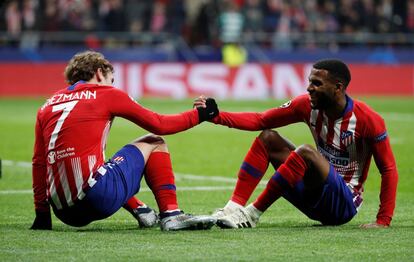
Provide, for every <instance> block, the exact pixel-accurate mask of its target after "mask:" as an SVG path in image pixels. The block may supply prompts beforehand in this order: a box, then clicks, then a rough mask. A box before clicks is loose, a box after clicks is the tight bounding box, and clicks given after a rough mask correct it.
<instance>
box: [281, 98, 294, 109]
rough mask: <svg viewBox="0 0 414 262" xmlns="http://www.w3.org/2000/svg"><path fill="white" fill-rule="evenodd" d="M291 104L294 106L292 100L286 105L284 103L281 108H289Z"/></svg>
mask: <svg viewBox="0 0 414 262" xmlns="http://www.w3.org/2000/svg"><path fill="white" fill-rule="evenodd" d="M290 104H292V100H289V101H287V102H286V103H284V104H283V105H281V106H279V108H286V107H289V106H290Z"/></svg>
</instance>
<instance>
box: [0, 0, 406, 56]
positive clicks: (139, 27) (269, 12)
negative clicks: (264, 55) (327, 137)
mask: <svg viewBox="0 0 414 262" xmlns="http://www.w3.org/2000/svg"><path fill="white" fill-rule="evenodd" d="M0 32H2V34H1V35H0V36H1V38H0V46H1V45H3V46H4V45H16V44H18V45H20V46H21V45H22V43H21V41H27V42H28V44H27V46H28V47H30V46H31V45H33V46H35V47H36V46H38V45H39V42H41V41H47V40H45V39H46V38H42V36H41V35H40V36H39V34H41V33H59V32H67V33H68V34H67V35H69V36H70V37H72V38H76V39H77V38H78V37H85V35H86V37H85V38H82V39H84V40H85V43H86V44H87V45H88V46H90V47H101V46H103V47H111V46H114V47H118V46H119V45H125V44H126V45H131V42H126V43H125V42H122V43H120V42H119V41H118V42H117V39H118V40H119V39H121V37H117V36H115V37H112V38H111V32H112V33H122V32H123V35H133V36H134V35H135V36H139V35H148V36H149V38H150V39H152V37H153V36H156V35H161V34H165V35H167V36H168V38H167V39H177V38H178V39H182V40H183V41H184V42H185V43H186V44H187V45H188V46H190V47H195V46H213V47H220V46H221V45H222V44H224V43H235V44H240V43H241V44H244V45H248V44H256V45H260V46H263V47H269V48H275V49H281V50H291V49H293V48H295V47H297V46H298V45H300V43H304V42H305V43H306V45H307V47H308V48H312V45H315V43H316V44H317V43H318V42H322V43H323V44H325V45H328V46H329V48H339V47H340V46H342V45H343V46H346V45H353V44H355V43H356V42H357V41H356V40H355V39H356V38H358V37H360V38H364V35H373V36H376V35H380V36H381V35H382V38H381V39H384V37H386V36H387V35H389V34H392V38H393V39H394V40H395V38H396V37H397V38H400V39H399V40H398V41H397V43H399V44H407V45H409V46H411V45H412V44H413V43H411V42H409V41H408V40H406V41H407V42H405V40H404V37H407V35H410V33H414V0H394V1H393V0H330V1H329V0H82V1H80V0H8V1H2V3H1V4H0ZM97 32H106V34H104V36H101V35H97V34H96V33H97ZM108 32H109V33H108ZM69 33H71V34H69ZM74 33H75V34H74ZM76 33H81V34H76ZM329 35H332V36H333V37H332V38H329V37H328V36H329ZM349 36H351V37H350V38H349ZM347 37H348V38H347ZM298 38H299V39H298ZM304 38H306V39H307V41H303V39H304ZM322 38H323V39H322ZM325 38H329V40H327V39H325ZM381 39H380V40H378V39H377V38H375V37H371V38H368V40H366V41H368V42H369V41H373V43H374V44H379V43H381V42H383V41H382V40H381ZM407 39H408V38H407ZM394 40H393V41H394ZM148 42H149V43H151V41H148ZM134 44H138V45H139V44H145V41H135V42H134ZM23 46H24V45H23Z"/></svg>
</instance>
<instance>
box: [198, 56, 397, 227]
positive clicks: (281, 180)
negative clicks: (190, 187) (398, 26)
mask: <svg viewBox="0 0 414 262" xmlns="http://www.w3.org/2000/svg"><path fill="white" fill-rule="evenodd" d="M350 81H351V74H350V71H349V69H348V66H347V65H346V64H345V63H343V62H342V61H339V60H322V61H319V62H316V63H315V64H314V65H313V68H312V70H311V72H310V75H309V85H308V87H307V91H308V94H305V95H301V96H298V97H296V98H294V99H293V100H291V101H289V102H287V103H285V104H283V105H282V106H280V107H278V108H272V109H269V110H267V111H265V112H262V113H243V112H239V113H230V112H223V111H222V112H220V114H219V116H217V117H216V118H215V119H213V122H214V123H216V124H220V125H225V126H228V127H231V128H237V129H241V130H251V131H255V130H263V131H262V132H261V133H260V135H259V136H258V137H257V138H256V139H255V141H254V142H253V144H252V146H251V148H250V150H249V151H248V153H247V155H246V157H245V159H244V162H243V163H242V165H241V168H240V170H239V173H238V180H237V184H236V187H235V189H234V192H233V194H232V196H231V199H230V200H229V202H228V203H227V204H226V206H225V207H224V208H222V209H219V210H217V211H216V212H215V213H214V214H213V215H214V216H215V217H217V219H218V221H217V224H218V225H219V226H220V227H223V228H241V227H254V226H256V223H257V222H258V220H259V217H260V215H261V214H262V213H263V212H264V211H266V209H267V208H269V206H270V205H272V204H273V203H274V202H275V201H276V200H277V199H278V198H280V197H284V198H285V199H286V200H288V201H289V202H290V203H292V204H293V205H294V206H295V207H297V208H298V209H299V210H300V211H302V212H303V213H304V214H305V215H307V216H308V217H309V218H311V219H313V220H317V221H320V222H321V223H322V224H323V225H341V224H344V223H347V222H348V221H350V220H351V219H352V218H353V217H354V216H355V215H356V214H357V211H358V209H359V207H360V206H361V204H362V193H363V191H364V182H365V180H366V179H367V176H368V170H369V165H370V162H371V157H372V156H373V157H374V161H375V164H376V165H377V167H378V169H379V171H380V173H381V192H380V207H379V211H378V214H377V218H376V221H375V222H373V223H368V224H364V225H362V227H364V228H367V227H388V226H389V225H390V223H391V219H392V216H393V212H394V208H395V199H396V189H397V181H398V173H397V168H396V164H395V159H394V155H393V153H392V150H391V146H390V139H389V136H388V133H387V130H386V128H385V123H384V120H383V119H382V118H381V117H380V115H379V114H378V113H376V112H374V111H373V110H372V109H371V108H370V107H368V106H367V105H366V104H365V103H363V102H360V101H357V100H354V99H352V98H351V97H349V96H348V95H347V94H346V88H347V86H348V84H349V82H350ZM202 102H205V98H204V97H200V98H198V99H197V100H196V101H195V103H194V105H196V106H197V104H198V103H200V104H201V105H202ZM297 122H305V123H306V124H307V125H308V126H309V129H310V131H311V133H312V136H313V138H314V141H315V143H316V148H314V147H313V146H311V145H301V146H299V147H295V146H294V145H293V144H292V143H291V142H289V141H288V140H287V139H285V138H283V137H282V136H281V135H279V133H277V132H276V131H273V130H271V129H272V128H277V127H281V126H285V125H289V124H292V123H297ZM269 163H270V164H271V165H272V166H273V167H274V169H275V170H276V172H275V173H274V175H273V176H272V178H271V179H270V180H269V182H268V184H267V186H266V188H265V189H264V191H263V192H262V193H261V194H260V195H259V197H258V198H257V199H256V200H255V201H254V202H253V203H252V204H250V205H248V206H247V207H246V208H245V207H244V206H245V204H246V203H247V201H248V199H249V197H250V196H251V194H252V192H253V191H254V189H255V188H256V186H257V184H258V183H259V181H260V180H261V179H262V177H263V175H264V174H265V172H266V170H267V168H268V165H269Z"/></svg>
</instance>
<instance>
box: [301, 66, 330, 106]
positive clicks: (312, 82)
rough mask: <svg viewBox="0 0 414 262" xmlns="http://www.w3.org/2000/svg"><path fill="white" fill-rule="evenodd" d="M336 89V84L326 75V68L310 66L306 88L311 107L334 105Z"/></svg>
mask: <svg viewBox="0 0 414 262" xmlns="http://www.w3.org/2000/svg"><path fill="white" fill-rule="evenodd" d="M336 89H337V86H336V84H335V83H334V81H333V80H332V79H331V78H329V77H328V71H327V70H322V69H315V68H312V70H311V73H310V75H309V85H308V88H307V91H308V93H309V99H310V102H311V107H312V108H314V109H327V108H329V107H331V106H332V105H334V104H335V101H336V100H335V91H336Z"/></svg>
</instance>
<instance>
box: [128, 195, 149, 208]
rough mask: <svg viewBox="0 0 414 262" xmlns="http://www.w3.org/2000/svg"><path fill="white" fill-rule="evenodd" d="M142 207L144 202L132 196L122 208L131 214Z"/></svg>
mask: <svg viewBox="0 0 414 262" xmlns="http://www.w3.org/2000/svg"><path fill="white" fill-rule="evenodd" d="M143 205H145V204H144V202H142V201H141V200H139V199H138V198H136V197H134V196H133V197H131V198H130V199H128V201H127V202H126V203H125V204H124V208H125V209H126V210H128V211H129V212H132V210H133V209H136V208H138V207H140V206H143Z"/></svg>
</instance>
